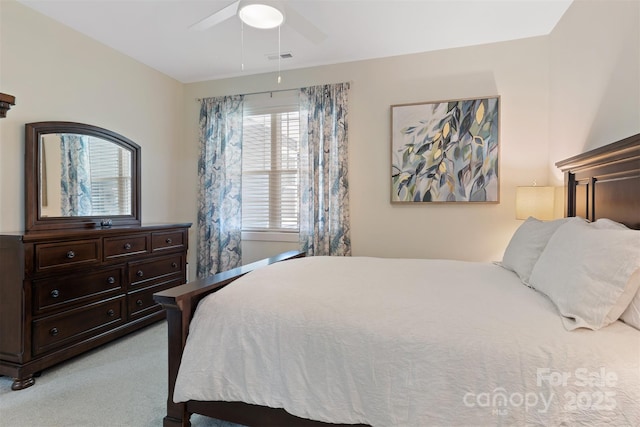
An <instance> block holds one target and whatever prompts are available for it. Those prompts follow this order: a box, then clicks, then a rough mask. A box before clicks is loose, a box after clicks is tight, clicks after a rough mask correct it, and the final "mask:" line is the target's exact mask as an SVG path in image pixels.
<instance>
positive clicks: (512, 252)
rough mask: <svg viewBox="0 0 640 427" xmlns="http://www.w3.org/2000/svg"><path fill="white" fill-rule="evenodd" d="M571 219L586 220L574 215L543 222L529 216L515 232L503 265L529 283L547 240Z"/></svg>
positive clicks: (503, 259)
mask: <svg viewBox="0 0 640 427" xmlns="http://www.w3.org/2000/svg"><path fill="white" fill-rule="evenodd" d="M570 221H580V222H583V221H584V220H583V219H581V218H576V217H573V218H561V219H557V220H554V221H547V222H543V221H540V220H538V219H535V218H533V217H529V218H527V219H526V221H525V222H523V223H522V224H521V225H520V227H518V229H517V230H516V232H515V233H513V236H512V237H511V240H510V241H509V244H508V245H507V249H505V251H504V256H503V257H502V266H503V267H504V268H506V269H507V270H511V271H513V272H515V273H516V274H517V275H518V277H520V280H522V283H524V284H526V285H529V277H530V276H531V271H532V270H533V266H534V265H535V264H536V262H537V261H538V258H539V257H540V254H541V253H542V251H543V250H544V248H545V246H547V242H548V241H549V239H550V238H551V236H552V235H553V233H555V232H556V230H557V229H558V227H560V226H561V225H562V224H565V223H567V222H570Z"/></svg>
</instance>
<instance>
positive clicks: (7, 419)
mask: <svg viewBox="0 0 640 427" xmlns="http://www.w3.org/2000/svg"><path fill="white" fill-rule="evenodd" d="M11 383H12V379H11V378H7V377H1V376H0V426H2V427H62V426H64V427H71V426H77V427H85V426H86V427H89V426H91V427H146V426H162V419H163V418H164V416H165V413H166V399H167V325H166V322H159V323H157V324H155V325H152V326H150V327H147V328H145V329H143V330H141V331H137V332H134V333H132V334H129V335H127V336H126V337H123V338H121V339H119V340H116V341H114V342H112V343H110V344H107V345H105V346H102V347H100V348H98V349H95V350H92V351H90V352H88V353H86V354H84V355H81V356H78V357H76V358H74V359H71V360H69V361H67V362H63V363H61V364H59V365H57V366H54V367H52V368H49V369H46V370H45V371H43V372H42V375H41V376H40V377H39V378H36V383H35V385H33V386H31V387H29V388H26V389H24V390H19V391H12V390H11ZM191 424H192V425H193V426H194V427H240V426H237V425H236V424H232V423H227V422H224V421H219V420H213V419H211V418H207V417H202V416H199V415H193V416H192V417H191Z"/></svg>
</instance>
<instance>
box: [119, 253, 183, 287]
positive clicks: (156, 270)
mask: <svg viewBox="0 0 640 427" xmlns="http://www.w3.org/2000/svg"><path fill="white" fill-rule="evenodd" d="M183 259H184V258H183V256H182V254H177V255H169V256H163V257H160V258H154V259H152V260H148V261H137V262H131V263H129V284H130V286H131V287H140V286H147V285H150V284H151V283H150V282H152V281H155V280H157V279H161V278H164V277H166V276H169V275H173V274H180V273H182V264H183V262H184V261H183Z"/></svg>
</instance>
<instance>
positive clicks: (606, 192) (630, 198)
mask: <svg viewBox="0 0 640 427" xmlns="http://www.w3.org/2000/svg"><path fill="white" fill-rule="evenodd" d="M556 166H557V167H558V168H560V170H562V172H564V177H565V192H566V194H565V196H566V197H565V216H581V217H583V218H586V219H588V220H590V221H595V220H597V219H598V218H609V219H611V220H614V221H618V222H621V223H623V224H625V225H626V226H628V227H631V228H634V229H640V134H637V135H633V136H630V137H628V138H625V139H623V140H621V141H617V142H614V143H612V144H608V145H605V146H604V147H600V148H596V149H595V150H591V151H588V152H586V153H583V154H579V155H577V156H574V157H571V158H568V159H566V160H562V161H560V162H557V163H556Z"/></svg>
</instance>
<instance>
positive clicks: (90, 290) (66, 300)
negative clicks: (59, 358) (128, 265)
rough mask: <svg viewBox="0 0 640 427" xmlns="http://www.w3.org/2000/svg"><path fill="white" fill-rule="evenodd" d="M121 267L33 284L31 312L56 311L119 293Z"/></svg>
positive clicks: (121, 282) (121, 275)
mask: <svg viewBox="0 0 640 427" xmlns="http://www.w3.org/2000/svg"><path fill="white" fill-rule="evenodd" d="M123 279H124V267H120V268H111V269H109V270H101V271H90V272H86V273H84V274H76V275H70V276H59V277H55V278H51V279H47V280H34V281H33V311H34V314H36V315H37V314H40V313H41V312H42V311H43V310H48V309H60V308H63V307H66V306H68V305H72V304H76V303H82V302H84V301H87V300H89V299H91V298H94V299H97V298H99V297H101V298H104V297H105V296H106V295H108V294H109V293H112V292H118V291H121V292H122V291H123V288H124V284H123Z"/></svg>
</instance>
